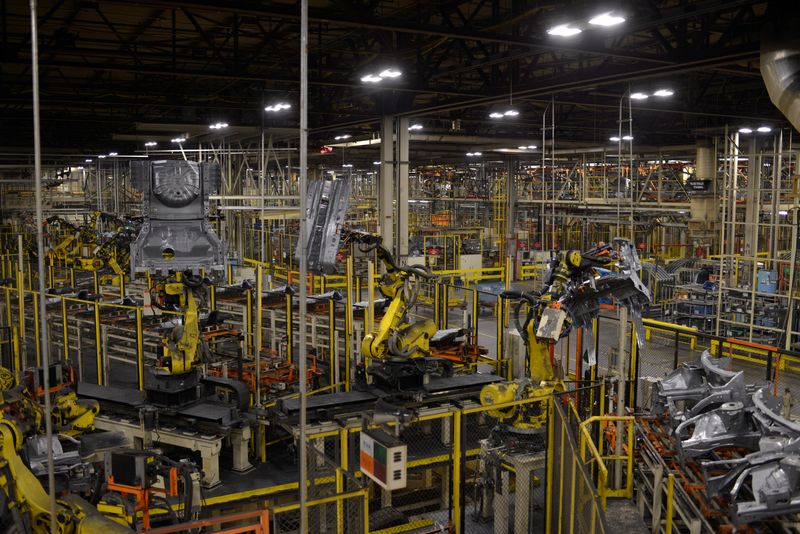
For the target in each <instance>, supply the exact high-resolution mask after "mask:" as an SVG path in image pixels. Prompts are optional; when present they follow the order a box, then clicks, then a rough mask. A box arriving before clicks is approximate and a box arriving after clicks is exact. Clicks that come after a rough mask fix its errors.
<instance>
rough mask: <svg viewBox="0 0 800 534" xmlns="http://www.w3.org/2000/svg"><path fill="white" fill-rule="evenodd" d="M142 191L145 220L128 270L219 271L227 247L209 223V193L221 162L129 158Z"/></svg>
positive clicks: (212, 188)
mask: <svg viewBox="0 0 800 534" xmlns="http://www.w3.org/2000/svg"><path fill="white" fill-rule="evenodd" d="M131 174H132V176H133V183H134V185H135V187H136V188H137V189H139V190H140V191H142V193H144V211H143V213H144V216H145V221H144V224H143V226H142V230H141V231H140V232H139V236H138V238H137V239H136V241H135V242H134V243H133V244H132V245H131V271H132V272H133V273H136V272H146V271H149V272H161V273H164V274H166V273H168V272H169V271H174V272H178V271H185V270H190V271H192V272H195V273H197V272H198V271H199V270H200V269H205V270H207V271H211V270H221V269H223V268H224V266H225V246H224V245H223V244H222V242H221V241H220V240H219V238H218V237H217V235H216V234H215V233H214V230H213V229H212V228H211V225H210V224H209V223H208V219H207V216H208V196H209V195H210V194H211V193H213V192H215V191H216V189H217V187H218V184H219V181H220V169H219V165H217V164H215V163H195V162H191V161H181V160H160V161H142V162H139V161H137V162H132V163H131Z"/></svg>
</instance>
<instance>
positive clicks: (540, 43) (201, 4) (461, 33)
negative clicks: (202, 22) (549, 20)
mask: <svg viewBox="0 0 800 534" xmlns="http://www.w3.org/2000/svg"><path fill="white" fill-rule="evenodd" d="M107 1H109V2H117V3H124V4H126V5H130V2H128V1H126V0H107ZM136 3H137V4H139V5H147V6H163V3H162V2H160V1H158V0H138V1H137V2H136ZM754 3H759V2H758V1H757V0H737V1H733V2H730V1H729V2H725V1H722V0H719V1H716V2H709V3H707V4H706V5H705V6H693V7H696V9H692V10H686V9H683V10H681V11H680V13H673V14H667V15H665V16H664V20H669V21H672V20H681V19H684V18H689V17H696V16H699V15H702V14H706V13H712V12H715V11H719V10H721V9H731V8H734V7H738V6H741V5H746V4H754ZM172 4H173V5H174V6H175V7H181V8H188V9H194V10H197V9H201V10H202V9H205V10H212V11H215V12H230V13H238V14H239V15H250V16H254V17H270V16H273V17H279V18H285V19H292V20H299V18H300V13H299V12H298V10H297V9H296V8H295V6H292V5H281V4H275V3H272V4H271V5H269V6H268V7H267V6H264V5H263V4H261V3H260V2H255V1H251V0H239V1H231V2H223V3H219V2H214V1H208V0H179V1H175V2H172ZM309 20H311V21H313V22H323V23H328V24H333V25H338V26H346V27H352V28H365V29H371V30H381V31H392V32H398V33H410V34H421V35H430V36H435V37H447V38H451V39H461V40H468V41H481V42H487V43H499V44H506V45H511V46H519V47H523V48H539V49H542V50H550V51H567V52H576V53H581V54H589V55H593V56H606V57H615V58H621V59H631V60H636V61H645V62H653V63H669V62H670V60H668V59H665V58H659V57H655V56H653V57H647V56H641V55H637V54H633V53H626V52H619V51H616V50H613V49H610V48H606V47H605V45H604V43H603V41H604V40H602V39H593V40H591V42H589V43H588V46H585V47H579V46H575V45H570V44H568V43H564V42H559V41H554V40H543V39H537V38H535V37H527V38H520V37H515V36H512V35H508V34H502V33H494V32H486V31H476V30H468V29H459V28H445V27H443V26H439V25H434V24H423V23H415V22H408V21H403V20H397V19H391V18H388V17H380V18H378V17H373V18H370V17H358V18H348V17H344V16H341V15H337V14H335V12H334V11H332V10H331V9H325V8H315V9H311V10H310V12H309ZM498 22H502V21H498ZM659 24H661V21H660V20H650V21H648V22H647V23H640V24H639V25H636V26H632V27H631V28H633V31H639V30H640V29H647V28H649V27H651V26H656V25H659ZM631 28H626V29H625V32H626V33H630V32H631Z"/></svg>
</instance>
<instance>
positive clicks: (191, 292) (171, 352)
mask: <svg viewBox="0 0 800 534" xmlns="http://www.w3.org/2000/svg"><path fill="white" fill-rule="evenodd" d="M204 284H205V281H204V280H203V279H202V278H200V277H197V276H193V275H192V274H191V273H189V272H183V273H181V272H179V273H175V274H174V275H172V276H170V277H169V278H167V279H165V280H163V281H160V282H157V283H156V284H155V286H154V287H153V291H151V299H152V303H153V305H154V306H156V307H157V308H160V309H162V310H166V311H179V312H182V314H183V323H182V324H180V325H178V326H176V327H175V328H173V329H172V331H171V332H170V333H169V334H168V335H167V336H165V337H164V339H163V340H162V345H161V357H160V358H159V361H158V364H157V370H158V371H160V372H162V373H164V374H169V375H180V374H185V373H189V372H191V371H192V369H193V368H195V367H196V366H197V365H198V364H199V363H200V360H201V354H202V350H201V349H202V347H201V345H202V340H201V338H200V314H199V310H198V306H197V299H196V297H195V291H200V290H201V289H202V288H203V286H204Z"/></svg>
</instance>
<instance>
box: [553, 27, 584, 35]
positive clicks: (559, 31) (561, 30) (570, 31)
mask: <svg viewBox="0 0 800 534" xmlns="http://www.w3.org/2000/svg"><path fill="white" fill-rule="evenodd" d="M582 31H583V30H581V29H580V28H576V27H574V26H570V25H569V24H559V25H558V26H553V27H552V28H550V29H549V30H547V34H548V35H555V36H557V37H572V36H573V35H578V34H579V33H581V32H582Z"/></svg>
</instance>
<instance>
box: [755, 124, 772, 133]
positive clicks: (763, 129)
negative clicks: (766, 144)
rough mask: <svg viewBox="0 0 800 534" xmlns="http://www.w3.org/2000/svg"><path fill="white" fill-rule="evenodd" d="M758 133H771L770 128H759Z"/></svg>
mask: <svg viewBox="0 0 800 534" xmlns="http://www.w3.org/2000/svg"><path fill="white" fill-rule="evenodd" d="M758 131H759V132H760V133H769V132H771V131H772V128H770V127H769V126H759V127H758Z"/></svg>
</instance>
